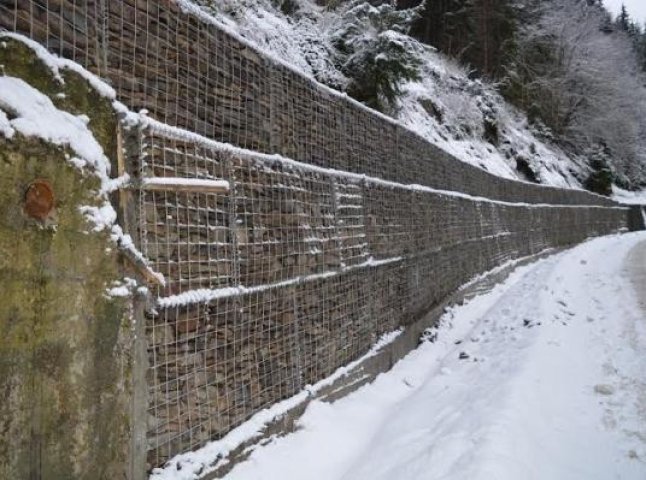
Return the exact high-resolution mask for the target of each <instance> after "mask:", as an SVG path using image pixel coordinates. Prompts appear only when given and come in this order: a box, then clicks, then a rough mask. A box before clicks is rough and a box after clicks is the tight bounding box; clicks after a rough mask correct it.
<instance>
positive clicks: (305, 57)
mask: <svg viewBox="0 0 646 480" xmlns="http://www.w3.org/2000/svg"><path fill="white" fill-rule="evenodd" d="M197 3H201V4H202V5H204V8H205V9H206V10H208V11H210V12H212V13H215V14H216V16H217V18H218V19H219V20H220V21H222V22H223V23H225V24H227V25H228V26H229V27H231V28H232V29H234V30H235V31H237V32H238V33H239V34H241V35H242V36H244V37H246V38H247V39H249V40H251V41H253V42H255V43H256V44H258V45H259V46H261V47H262V48H263V49H264V50H266V51H269V52H271V53H272V54H273V55H275V56H277V57H279V58H280V59H282V60H284V61H286V62H289V63H290V64H292V65H293V66H295V67H296V68H298V69H300V70H301V71H302V72H304V73H305V74H307V75H309V76H312V77H314V78H316V79H317V80H319V81H321V82H322V83H325V84H327V85H330V86H333V87H335V88H338V89H341V90H343V89H344V88H345V86H346V85H347V81H348V79H347V78H345V77H344V75H343V73H342V72H341V71H340V69H339V68H338V66H336V65H335V62H334V47H333V45H332V39H333V37H334V35H335V32H337V31H338V30H339V28H340V27H341V26H342V24H343V22H347V18H344V8H345V7H343V5H342V6H340V7H337V8H331V7H323V6H320V5H318V4H317V3H316V2H315V1H314V0H289V1H276V0H210V1H204V0H203V1H201V2H197ZM327 3H330V4H332V3H334V2H327ZM336 3H339V2H336ZM370 34H371V32H369V31H367V32H366V35H370ZM416 50H417V52H418V55H419V57H420V61H421V76H420V79H419V80H416V81H409V82H407V83H406V84H405V85H403V88H402V93H403V94H402V96H401V97H400V99H399V102H398V107H397V109H396V110H395V111H393V112H391V114H392V115H393V116H395V117H396V118H397V119H398V120H399V121H401V122H402V123H403V124H404V125H406V126H408V127H409V128H411V129H413V130H415V131H417V132H418V133H419V134H421V135H423V136H424V137H425V138H427V139H428V140H429V141H431V142H432V143H434V144H436V145H438V146H440V147H441V148H443V149H445V150H447V151H448V152H450V153H452V154H453V155H455V156H456V157H457V158H458V159H460V160H462V161H464V162H467V163H471V164H474V165H477V166H479V167H481V168H484V169H486V170H488V171H489V172H492V173H494V174H496V175H499V176H502V177H507V178H517V179H521V180H532V181H538V182H540V183H544V184H549V185H555V186H563V187H573V188H581V180H582V179H583V178H585V176H586V175H587V172H588V167H587V166H586V165H585V162H583V161H582V160H581V159H573V158H570V157H568V156H567V155H566V154H565V153H564V152H563V151H562V150H560V149H559V148H557V147H555V146H554V145H551V144H550V143H549V139H548V138H541V136H540V134H539V133H538V132H535V131H533V130H532V129H530V127H529V124H528V122H527V118H526V117H525V116H524V115H523V114H522V113H521V112H519V111H517V110H516V109H515V108H513V107H511V106H510V105H509V104H507V103H506V102H505V101H504V100H503V98H502V97H501V96H500V95H499V94H498V93H497V92H496V90H495V88H494V86H492V85H490V84H487V83H485V82H483V81H481V80H477V79H476V80H472V79H470V78H469V72H467V71H466V70H465V69H464V68H462V67H460V66H459V65H457V63H455V62H454V61H452V60H450V59H449V58H447V57H446V56H444V55H442V54H439V53H437V52H436V51H434V50H433V49H432V48H430V47H427V46H424V45H421V44H417V48H416ZM488 125H495V126H496V128H497V131H496V134H495V137H497V138H494V139H492V138H491V137H492V136H491V134H490V132H487V131H486V130H487V126H488Z"/></svg>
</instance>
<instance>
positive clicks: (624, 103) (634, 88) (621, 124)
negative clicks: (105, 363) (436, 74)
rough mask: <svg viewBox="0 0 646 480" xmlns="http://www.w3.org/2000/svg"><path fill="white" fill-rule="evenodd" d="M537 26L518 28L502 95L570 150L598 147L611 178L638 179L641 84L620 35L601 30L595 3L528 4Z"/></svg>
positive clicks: (645, 99) (645, 96) (602, 19)
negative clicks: (604, 154)
mask: <svg viewBox="0 0 646 480" xmlns="http://www.w3.org/2000/svg"><path fill="white" fill-rule="evenodd" d="M535 5H536V6H537V8H538V12H539V16H538V19H537V21H534V22H531V23H528V24H526V25H525V26H524V28H523V30H522V32H521V35H520V39H519V42H518V51H517V54H516V55H515V57H514V62H513V64H511V65H510V66H509V71H508V77H507V83H506V93H507V95H508V97H509V98H511V99H512V100H513V101H514V102H515V103H517V104H519V105H520V106H521V107H523V108H524V109H526V110H527V111H529V112H530V116H533V117H535V118H540V119H541V120H542V121H543V122H545V124H547V126H548V127H549V128H551V129H552V130H553V131H554V132H555V134H556V135H557V137H558V138H560V140H561V143H563V144H565V145H566V146H569V147H570V151H571V152H573V153H579V154H580V153H585V152H586V150H589V149H590V148H592V149H593V150H594V149H598V148H597V147H599V146H603V148H604V149H606V151H607V156H608V157H610V158H611V159H612V160H611V162H612V166H613V170H614V172H615V175H616V180H618V181H620V182H621V183H623V184H624V185H625V186H634V185H636V184H637V183H639V182H643V181H644V180H645V177H644V174H643V165H644V164H645V163H646V157H644V156H643V152H644V145H645V144H646V138H645V137H644V136H643V133H644V131H645V129H646V115H644V112H645V111H646V88H644V84H645V79H644V77H643V75H642V74H641V72H640V69H639V65H638V62H637V59H636V56H635V54H634V50H633V48H632V46H631V40H630V38H629V36H628V35H626V34H625V33H624V32H613V33H608V32H607V31H605V29H604V24H605V23H606V19H607V13H606V12H605V11H604V10H603V8H602V7H601V6H600V5H598V4H596V3H595V2H588V1H576V0H551V1H548V2H539V3H538V4H535Z"/></svg>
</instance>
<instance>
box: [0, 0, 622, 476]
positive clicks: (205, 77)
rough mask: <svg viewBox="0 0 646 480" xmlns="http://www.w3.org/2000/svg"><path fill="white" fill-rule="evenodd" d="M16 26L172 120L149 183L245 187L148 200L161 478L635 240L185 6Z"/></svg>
mask: <svg viewBox="0 0 646 480" xmlns="http://www.w3.org/2000/svg"><path fill="white" fill-rule="evenodd" d="M0 28H3V29H6V30H9V31H13V32H18V33H21V34H23V35H26V36H28V37H29V38H32V39H34V40H36V41H38V42H39V43H41V44H43V45H44V46H46V47H47V48H48V49H49V50H51V51H53V52H55V53H57V54H59V55H61V56H63V57H66V58H70V59H72V60H75V61H77V62H79V63H80V64H82V65H83V66H85V67H87V68H88V69H90V70H91V71H93V72H95V73H97V74H98V75H100V76H101V77H102V78H104V79H106V80H107V81H109V82H110V83H111V84H112V85H113V86H114V87H115V89H116V91H117V94H118V98H119V100H121V101H122V102H124V103H125V104H126V105H127V106H128V107H129V108H130V109H132V110H138V109H146V110H147V111H148V116H149V117H150V118H152V119H154V120H156V121H158V122H160V123H157V122H154V121H151V122H146V123H145V124H144V125H143V126H142V127H141V130H140V132H139V133H140V135H139V137H138V142H137V145H136V147H134V148H133V151H130V152H129V156H130V158H131V159H132V162H131V163H132V164H133V165H134V166H135V168H133V171H131V172H129V173H130V174H131V175H132V176H133V177H138V178H139V179H146V178H172V179H189V180H196V179H197V180H204V181H220V180H226V181H227V182H228V185H229V188H228V190H227V189H224V190H223V191H220V192H213V191H200V190H199V189H192V190H191V191H173V190H171V189H168V190H163V189H162V190H149V189H141V191H140V192H139V197H138V205H137V207H138V208H137V212H138V222H137V223H138V225H137V227H136V230H137V231H135V232H131V233H132V234H133V237H136V239H137V246H138V247H139V249H140V250H141V251H142V253H143V254H144V255H145V257H146V258H147V259H148V260H149V262H150V265H151V267H152V268H153V269H155V270H156V271H158V272H160V273H162V274H163V275H164V277H165V279H166V283H165V285H164V286H159V287H157V289H156V291H154V292H153V293H154V294H155V296H156V299H157V306H156V308H155V309H151V310H150V311H149V312H147V318H146V333H147V342H148V358H149V366H148V376H147V382H148V396H149V408H148V427H147V428H148V432H147V434H148V435H147V438H148V463H149V465H148V466H149V468H152V467H156V466H160V465H163V464H164V463H165V461H166V460H167V459H169V458H170V457H172V456H173V455H175V454H178V453H181V452H184V451H187V450H190V449H194V448H197V447H199V446H202V445H204V444H205V443H206V442H207V441H209V440H213V439H217V438H221V437H222V436H224V435H225V434H226V433H227V432H229V431H231V429H233V428H234V427H236V426H238V425H240V424H241V423H242V422H244V421H245V420H247V419H248V418H250V417H251V416H252V415H253V414H254V413H256V412H258V411H259V410H260V409H262V408H265V407H267V406H269V405H271V404H273V403H275V402H277V401H279V400H280V399H284V398H287V397H289V396H291V395H294V394H295V393H297V392H298V391H300V390H302V389H303V388H304V387H305V386H306V385H308V384H311V383H315V382H317V381H319V380H321V379H323V378H325V377H326V376H328V375H330V374H331V373H333V372H334V371H335V370H336V369H337V368H339V367H341V366H343V365H345V364H347V363H348V362H350V361H352V360H355V359H357V358H359V357H361V356H362V355H363V354H365V353H366V352H367V351H368V350H369V349H370V347H371V346H372V345H373V344H374V343H375V341H376V340H377V339H378V338H379V336H380V335H381V334H383V333H386V332H390V331H392V330H394V329H396V328H398V327H400V326H402V325H406V324H408V323H410V322H413V321H414V320H416V319H417V318H418V317H419V316H420V315H422V314H424V313H425V312H426V311H427V310H428V308H429V307H430V306H432V305H433V304H436V303H437V302H439V301H440V300H441V299H443V298H445V297H446V296H447V295H448V294H449V293H450V292H452V291H453V290H455V289H456V288H457V287H458V286H459V285H461V284H463V283H464V282H466V281H468V280H469V279H471V278H472V277H473V276H475V275H477V274H478V273H481V272H483V271H485V270H488V269H491V268H493V267H495V266H497V265H500V264H501V263H503V262H505V261H506V260H509V259H512V258H517V257H520V256H525V255H531V254H534V253H537V252H540V251H542V250H544V249H546V248H550V247H556V246H562V245H568V244H571V243H574V242H577V241H580V240H582V239H584V238H586V237H588V236H592V235H597V234H602V233H607V232H611V231H616V230H618V229H620V228H624V227H625V226H626V210H625V209H622V208H617V206H616V205H615V204H614V203H613V202H611V201H610V200H607V199H603V198H601V197H598V196H595V195H591V194H588V193H585V192H575V191H566V190H561V189H556V188H545V187H540V186H537V185H530V184H525V183H519V182H513V181H509V180H505V179H501V178H497V177H494V176H492V175H490V174H488V173H487V172H485V171H483V170H480V169H477V168H474V167H471V166H469V165H466V164H464V163H461V162H459V161H457V160H455V159H453V158H451V157H450V156H449V155H448V154H446V153H445V152H442V151H441V150H439V149H438V148H437V147H435V146H433V145H431V144H429V143H428V142H426V141H425V140H423V139H422V138H420V137H419V136H417V135H416V134H415V133H413V132H411V131H409V130H406V129H405V128H403V127H402V126H400V125H398V124H396V123H394V122H392V121H389V120H388V119H386V118H384V117H382V116H379V115H377V114H375V113H373V112H370V111H368V110H367V109H365V108H363V107H361V106H359V105H358V104H356V103H354V102H352V101H350V100H348V99H346V98H344V97H342V96H339V95H337V94H335V93H333V92H331V91H329V90H328V89H326V88H324V87H322V86H321V85H318V84H316V83H315V82H313V81H312V80H311V79H308V78H306V77H304V76H303V75H301V74H299V73H298V72H295V71H294V70H293V69H291V68H289V67H288V66H286V65H284V64H282V63H280V62H278V61H276V60H274V59H272V58H271V57H269V56H267V55H263V54H262V53H261V52H259V51H258V50H257V49H255V48H253V47H251V46H249V45H248V44H247V43H246V42H244V41H243V40H241V39H239V38H238V37H236V36H235V35H232V34H231V33H229V32H228V31H227V30H226V28H224V27H222V26H221V25H219V24H218V23H217V21H215V20H213V19H211V18H208V17H205V16H204V15H202V14H201V13H200V12H199V11H198V10H196V7H194V6H191V5H190V4H188V3H187V2H184V1H179V0H121V1H108V0H96V1H81V0H43V1H36V0H0ZM161 123H163V124H169V125H172V126H175V127H180V128H181V129H184V130H185V131H186V132H183V131H180V130H178V129H170V128H164V125H161ZM191 132H193V133H196V134H199V136H200V137H197V136H196V135H191V134H190V133H191ZM218 142H228V143H230V144H233V145H234V146H236V147H241V149H236V148H231V147H230V146H227V145H224V144H222V143H218ZM243 149H244V150H243ZM267 153H270V154H280V155H282V157H278V156H268V155H263V154H267ZM433 189H435V190H433ZM446 191H454V192H459V193H448V192H446ZM469 194H471V195H477V196H478V197H486V199H484V198H479V199H478V198H473V197H470V196H469Z"/></svg>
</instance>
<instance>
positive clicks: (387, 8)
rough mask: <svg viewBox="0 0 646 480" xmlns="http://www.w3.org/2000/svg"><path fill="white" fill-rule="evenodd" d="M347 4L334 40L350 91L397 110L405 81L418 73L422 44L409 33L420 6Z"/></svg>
mask: <svg viewBox="0 0 646 480" xmlns="http://www.w3.org/2000/svg"><path fill="white" fill-rule="evenodd" d="M342 8H343V13H342V15H341V16H340V21H339V22H338V24H337V25H336V26H335V27H334V28H333V30H332V32H331V42H332V45H334V47H335V48H336V58H335V61H336V63H337V65H338V67H339V69H340V70H341V71H342V72H343V74H344V75H345V76H346V77H347V78H348V80H349V82H348V85H347V87H346V90H347V92H348V94H349V95H350V96H352V97H354V98H356V99H357V100H359V101H361V102H363V103H365V104H366V105H369V106H371V107H373V108H375V109H377V110H381V111H387V110H389V109H392V108H393V107H394V106H395V105H396V101H397V97H398V96H399V95H400V86H401V84H402V82H403V81H406V80H412V79H417V78H418V77H419V65H420V61H419V55H418V53H419V51H420V45H419V44H418V43H417V42H415V41H414V40H413V39H412V38H410V37H409V36H408V35H406V33H407V32H408V30H409V28H410V26H411V24H412V22H413V21H414V20H415V19H417V18H418V15H419V11H420V7H417V8H411V9H404V10H398V9H397V7H396V3H395V2H393V1H384V2H380V3H378V4H375V2H367V1H363V0H356V1H352V2H349V3H348V4H347V5H344V6H343V7H342Z"/></svg>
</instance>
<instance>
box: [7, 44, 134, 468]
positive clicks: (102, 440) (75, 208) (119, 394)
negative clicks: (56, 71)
mask: <svg viewBox="0 0 646 480" xmlns="http://www.w3.org/2000/svg"><path fill="white" fill-rule="evenodd" d="M6 43H7V45H6V46H3V48H0V64H2V65H3V66H4V67H3V68H4V73H5V74H7V75H11V76H16V77H19V78H22V79H24V80H25V81H27V82H28V83H30V84H31V85H32V86H33V87H35V88H37V89H39V90H40V91H41V92H43V93H45V94H47V95H48V96H50V98H52V100H53V101H54V102H55V104H56V105H57V106H58V107H59V108H61V109H64V110H67V111H69V112H72V113H85V114H87V115H88V116H89V117H90V128H91V129H92V130H93V132H94V133H95V135H96V137H97V139H98V140H99V141H100V143H101V144H102V145H103V147H104V150H105V151H106V152H107V153H108V154H110V153H111V152H112V153H113V152H114V144H115V143H114V132H115V131H116V117H115V115H114V113H111V107H110V103H109V102H108V101H106V100H104V99H102V98H101V97H99V96H98V94H97V93H96V92H95V91H94V90H92V89H91V88H90V86H89V85H88V84H87V83H86V82H85V81H84V80H83V79H82V78H81V77H79V76H78V75H76V74H73V73H71V72H65V73H64V77H65V84H64V85H62V84H60V83H58V82H56V81H55V80H54V79H53V77H52V75H51V74H50V72H49V70H48V69H47V68H46V67H45V66H44V65H43V64H42V63H41V62H40V61H39V60H38V59H37V58H36V57H35V56H34V55H33V54H32V53H31V51H30V50H29V49H27V48H25V47H24V46H22V45H21V44H18V43H16V42H12V41H9V42H6ZM57 93H64V94H65V97H64V98H61V97H56V96H55V94H57ZM69 153H70V152H66V151H65V149H63V148H61V147H57V146H54V145H50V144H48V143H46V142H44V141H41V140H37V139H31V138H25V137H22V136H21V135H19V134H16V135H15V136H14V137H13V138H12V139H11V140H7V139H5V138H4V137H0V329H1V331H2V335H0V391H1V392H2V398H3V401H2V402H0V478H3V479H16V480H17V479H30V480H31V479H47V480H57V479H61V480H62V479H65V480H68V479H88V480H90V479H91V480H96V479H111V480H112V479H117V478H125V477H126V476H127V474H126V468H127V467H126V465H127V464H128V461H127V460H128V454H129V453H128V452H129V450H128V449H129V445H130V444H129V441H128V439H129V437H130V435H131V433H130V419H129V411H130V410H129V408H130V404H129V402H128V399H129V398H130V390H131V386H130V384H129V375H130V373H129V372H130V369H131V364H130V360H129V359H130V349H131V347H130V341H131V340H130V333H129V332H130V313H131V310H130V307H129V301H128V300H127V299H115V298H108V297H107V296H106V295H105V294H104V293H105V292H106V288H107V287H109V286H110V285H111V284H112V282H113V281H115V280H117V279H119V278H121V277H122V272H121V265H120V261H119V257H118V255H117V252H116V249H115V248H114V246H113V245H111V243H110V241H109V239H108V235H107V233H105V232H101V233H97V232H92V231H91V229H92V225H90V224H89V223H88V221H87V220H86V219H85V218H84V216H83V215H82V214H81V212H80V211H79V206H81V205H98V203H97V198H96V190H97V188H98V186H99V182H98V179H96V178H94V177H92V176H91V175H89V174H85V175H84V174H82V173H81V172H80V171H79V170H77V169H76V168H75V167H73V166H72V165H71V164H70V163H69V162H68V161H67V160H66V155H69ZM35 179H45V180H47V181H48V182H49V183H50V184H51V186H52V190H53V192H54V199H55V210H54V212H53V215H51V216H50V217H49V218H48V219H47V220H46V221H45V222H41V221H38V220H35V219H32V218H30V217H29V216H27V215H26V214H25V212H24V208H23V201H24V196H25V192H26V190H27V187H28V185H29V184H30V183H31V182H32V181H34V180H35Z"/></svg>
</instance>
